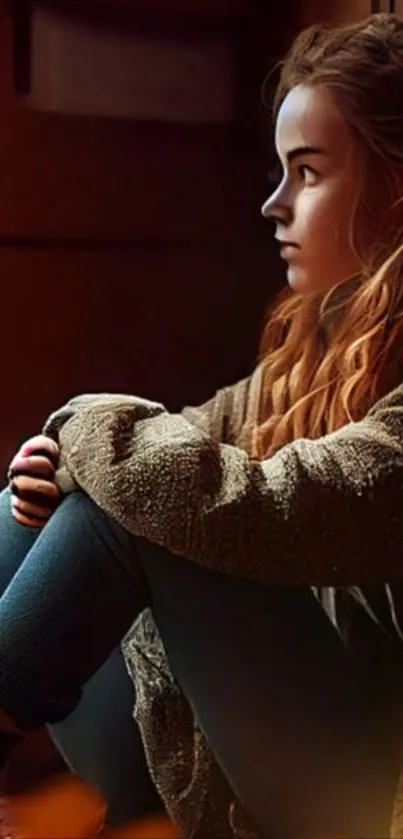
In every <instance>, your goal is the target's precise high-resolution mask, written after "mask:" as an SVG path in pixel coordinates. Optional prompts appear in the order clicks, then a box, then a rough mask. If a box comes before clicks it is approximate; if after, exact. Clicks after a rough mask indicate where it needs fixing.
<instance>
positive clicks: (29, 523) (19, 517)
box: [11, 507, 46, 529]
mask: <svg viewBox="0 0 403 839" xmlns="http://www.w3.org/2000/svg"><path fill="white" fill-rule="evenodd" d="M11 511H12V514H13V518H15V520H16V521H18V524H22V525H24V527H35V528H37V529H39V528H42V527H45V524H46V521H43V519H34V518H30V517H29V516H25V515H24V514H23V513H20V512H19V510H16V509H15V508H14V507H12V508H11Z"/></svg>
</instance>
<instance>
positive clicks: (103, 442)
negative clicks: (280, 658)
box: [45, 368, 403, 839]
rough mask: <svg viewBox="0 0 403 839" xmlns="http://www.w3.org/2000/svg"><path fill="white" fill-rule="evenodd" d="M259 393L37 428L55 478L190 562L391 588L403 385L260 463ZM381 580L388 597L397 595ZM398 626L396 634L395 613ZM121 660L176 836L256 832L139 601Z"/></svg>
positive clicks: (65, 415)
mask: <svg viewBox="0 0 403 839" xmlns="http://www.w3.org/2000/svg"><path fill="white" fill-rule="evenodd" d="M260 389H261V373H260V370H259V368H258V369H257V370H256V372H255V373H254V375H253V376H252V377H251V378H250V379H246V380H244V381H242V382H240V383H238V384H237V385H235V386H234V387H232V388H226V389H224V390H222V391H219V392H218V394H217V395H216V397H215V398H214V399H212V400H211V401H210V402H208V403H207V404H206V405H204V406H202V407H201V408H189V409H185V410H184V411H183V412H182V414H179V415H178V414H169V413H168V412H167V411H166V410H165V409H164V408H163V406H161V405H157V404H155V403H150V402H147V401H145V400H142V399H139V398H136V397H126V396H115V397H113V396H110V395H100V396H85V397H78V398H77V399H75V400H72V401H71V402H70V403H68V405H66V406H65V407H64V408H62V409H60V411H57V412H56V413H55V414H53V415H52V416H51V417H50V419H49V420H48V422H47V424H46V426H45V431H46V433H48V434H51V435H52V436H54V437H55V438H56V439H58V441H59V443H60V445H61V470H60V472H59V475H58V479H59V482H60V485H61V487H62V488H63V489H73V488H74V486H79V487H81V488H82V489H83V490H85V492H87V493H88V494H89V495H90V496H91V497H92V498H93V499H94V500H95V502H96V503H97V504H99V505H100V506H101V507H102V508H103V509H104V510H105V511H106V512H107V513H108V514H110V515H111V516H112V517H113V518H115V519H116V520H117V521H119V522H121V523H122V524H123V525H124V526H125V527H126V528H127V529H128V530H130V531H132V532H133V533H135V534H137V535H140V536H142V537H144V538H146V539H148V540H150V541H152V542H155V543H158V544H160V545H163V546H165V547H166V548H168V549H169V550H171V551H173V552H174V553H177V554H179V555H182V556H184V557H186V558H187V559H188V560H189V561H192V562H195V563H197V564H200V565H203V566H205V567H207V568H213V569H217V570H219V571H222V572H225V573H228V574H233V575H237V576H240V577H249V578H252V579H254V580H257V581H259V582H261V583H262V584H264V585H274V584H275V585H284V586H313V587H326V592H327V595H329V592H332V591H333V589H332V588H331V587H343V588H344V590H345V587H349V592H350V593H351V594H352V597H354V594H355V592H358V596H357V601H358V600H359V597H360V594H359V590H358V589H357V588H356V587H357V586H365V585H367V586H370V587H372V586H377V585H379V584H383V583H385V584H391V583H396V582H399V581H400V580H401V577H402V572H403V560H402V546H403V514H402V499H403V386H402V387H399V388H398V389H397V390H395V391H394V392H393V393H391V394H390V395H389V396H388V397H386V398H384V399H383V400H381V401H380V402H379V403H378V404H377V405H375V407H374V408H373V409H372V410H371V411H370V412H369V413H368V415H367V417H366V418H365V419H364V420H363V421H361V422H359V423H355V424H350V425H348V426H346V427H344V428H343V429H341V430H340V431H337V432H334V433H332V434H329V435H327V436H326V437H323V438H321V439H319V440H315V441H310V440H297V441H295V442H294V443H292V444H290V445H288V446H286V447H285V448H283V449H282V450H281V451H280V452H278V453H277V454H276V455H274V456H273V457H272V458H270V459H269V460H266V461H263V462H257V461H254V460H252V459H251V457H250V455H249V453H248V452H249V448H250V440H251V431H252V429H253V427H254V425H255V424H256V422H257V418H258V411H259V394H260ZM383 588H384V590H385V591H387V593H388V596H389V595H390V597H391V598H393V588H392V587H390V586H389V585H386V586H384V587H383ZM326 600H327V602H330V603H333V604H334V598H333V597H331V596H330V598H329V596H327V598H326ZM360 608H361V605H360ZM330 616H331V617H332V618H334V615H330ZM393 619H394V621H395V630H396V632H397V633H398V634H399V635H400V634H401V628H400V624H399V615H398V614H397V612H396V613H393ZM124 653H125V657H126V661H127V665H128V669H129V672H130V673H131V674H132V677H133V679H134V681H135V685H136V693H137V703H136V708H135V715H136V718H137V720H138V722H139V725H140V728H141V730H142V734H143V739H144V743H145V748H146V753H147V758H148V761H149V765H150V769H151V772H152V774H153V777H154V780H155V783H156V785H157V788H158V789H159V791H160V793H161V795H162V797H163V799H164V801H165V804H166V806H167V809H168V811H169V812H170V814H171V815H172V817H173V819H174V820H175V821H176V822H177V823H178V824H179V826H180V828H181V831H182V833H183V835H184V836H185V837H186V839H190V837H192V839H193V837H198V838H200V839H201V837H203V839H210V837H213V836H214V837H215V836H217V837H218V836H223V837H233V836H239V837H240V836H242V837H246V836H248V837H249V836H253V835H255V834H254V833H253V831H252V830H251V831H250V832H248V827H247V824H246V821H244V818H243V815H242V812H241V809H240V807H239V806H238V805H237V803H236V802H234V801H233V798H234V796H233V794H232V793H231V791H230V790H229V788H228V786H227V784H226V782H225V780H224V779H223V777H222V775H221V772H220V771H219V769H218V767H217V765H216V763H215V761H214V759H213V757H212V755H211V752H210V750H209V748H208V745H207V743H206V741H205V739H204V737H203V735H202V733H201V731H200V730H199V729H198V727H197V725H196V724H195V722H194V720H193V716H192V714H191V711H190V708H189V706H188V704H187V702H186V700H185V699H184V697H183V695H182V693H181V691H180V689H179V687H178V685H177V684H176V682H175V680H174V678H173V676H172V674H171V672H170V669H169V666H168V662H167V659H166V656H165V653H164V649H163V646H162V643H161V640H160V638H159V636H158V633H157V631H156V628H155V625H154V623H153V620H152V617H151V614H150V613H149V611H148V610H146V612H144V613H143V614H142V615H141V616H140V618H139V619H138V620H137V621H136V623H135V624H134V626H133V628H132V630H131V631H130V633H129V634H128V636H127V638H126V639H125V641H124ZM268 759H269V758H268ZM394 835H395V836H403V832H402V833H400V832H398V831H397V829H395V833H394Z"/></svg>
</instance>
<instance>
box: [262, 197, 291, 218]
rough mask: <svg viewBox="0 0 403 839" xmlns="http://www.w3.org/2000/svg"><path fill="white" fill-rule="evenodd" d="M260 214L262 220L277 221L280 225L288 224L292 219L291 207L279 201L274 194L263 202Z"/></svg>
mask: <svg viewBox="0 0 403 839" xmlns="http://www.w3.org/2000/svg"><path fill="white" fill-rule="evenodd" d="M261 212H262V216H263V218H265V219H270V220H272V221H279V222H281V223H282V224H289V223H290V221H291V219H292V211H291V207H289V206H288V205H287V204H286V203H285V202H283V201H280V200H279V199H278V198H277V194H276V193H275V194H274V195H271V196H270V197H269V198H268V199H267V201H265V202H264V204H263V206H262V210H261Z"/></svg>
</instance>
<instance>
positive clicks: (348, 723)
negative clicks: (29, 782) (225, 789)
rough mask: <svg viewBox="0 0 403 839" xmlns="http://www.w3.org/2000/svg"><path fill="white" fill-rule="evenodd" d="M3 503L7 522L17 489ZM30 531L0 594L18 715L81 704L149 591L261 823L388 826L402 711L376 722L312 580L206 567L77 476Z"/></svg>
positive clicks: (11, 560)
mask: <svg viewBox="0 0 403 839" xmlns="http://www.w3.org/2000/svg"><path fill="white" fill-rule="evenodd" d="M1 503H2V505H3V507H2V512H1V515H0V533H1V532H2V531H3V530H4V529H5V528H6V526H7V527H8V526H9V517H10V513H9V512H7V511H6V509H5V507H6V503H7V494H5V495H3V496H2V498H1ZM23 539H24V540H26V542H25V547H26V550H27V553H26V555H25V558H24V560H23V561H22V562H21V551H20V556H19V558H17V556H16V554H17V551H14V550H11V551H10V548H9V547H8V548H7V550H6V552H5V553H4V555H3V550H4V547H2V544H3V543H2V542H0V550H1V554H0V555H1V566H2V568H3V569H5V570H4V574H5V575H6V577H7V575H8V579H9V580H10V582H9V585H8V587H7V588H6V590H5V591H4V593H3V595H2V597H1V598H0V707H3V708H4V709H5V711H6V712H8V713H9V714H10V715H11V716H12V717H13V718H14V719H15V720H16V722H17V723H18V724H19V725H20V726H21V727H23V728H24V727H26V728H29V727H34V726H38V725H41V724H43V723H56V722H58V721H60V720H63V719H65V718H66V717H67V716H68V715H69V714H71V713H72V711H73V710H74V708H76V707H77V706H78V705H79V703H80V701H81V697H82V690H83V686H84V685H85V684H87V683H88V681H89V680H90V679H91V677H92V676H93V675H94V674H96V673H97V672H98V671H99V669H100V668H101V667H102V666H103V665H104V663H105V662H106V661H107V660H108V657H109V656H110V655H111V654H112V653H113V651H114V650H115V648H116V646H117V645H118V643H119V641H120V640H121V638H122V637H123V635H124V634H125V633H126V631H127V630H128V629H129V627H130V626H131V624H132V622H133V620H134V619H135V618H136V616H137V615H138V614H139V612H140V611H141V610H142V609H143V608H144V607H145V606H151V607H152V610H153V614H154V618H155V620H156V623H157V626H158V628H159V631H160V633H161V636H162V640H163V643H164V646H165V649H166V651H167V655H168V658H169V661H170V665H171V669H172V671H173V673H174V675H175V676H176V678H177V680H178V682H179V684H180V685H181V687H182V690H183V692H184V694H185V695H186V696H187V698H188V700H189V702H190V704H191V707H192V709H193V711H194V713H195V715H196V717H197V719H198V722H199V724H200V725H201V727H202V729H203V731H204V733H205V735H206V737H207V739H208V742H209V743H210V746H211V748H212V750H213V751H214V753H215V755H216V758H217V760H218V762H219V764H220V766H221V768H222V771H223V773H224V774H225V776H226V778H227V780H228V781H229V783H230V784H231V786H232V788H233V790H234V792H235V794H236V795H237V797H238V799H239V800H240V802H241V803H242V805H243V807H244V808H245V810H246V811H247V813H248V814H249V815H250V817H251V818H252V820H253V821H254V822H255V824H257V825H258V826H259V829H260V831H261V833H262V835H263V836H264V837H270V836H271V837H280V836H293V835H294V836H310V837H313V836H323V835H328V836H329V835H335V836H349V837H353V836H354V837H360V839H362V837H363V836H366V837H368V839H369V837H379V836H386V835H387V832H388V822H389V818H390V810H391V807H392V801H393V796H394V788H395V783H396V780H397V774H396V773H397V771H398V768H399V767H398V753H397V752H398V746H397V742H396V741H397V732H396V729H395V728H394V729H393V726H392V723H391V718H390V719H388V718H386V717H385V718H384V717H382V719H381V724H380V725H379V724H378V723H379V714H378V711H376V712H375V713H373V708H372V703H371V700H370V698H369V699H368V697H367V696H366V694H365V693H364V692H363V691H362V687H361V685H360V680H359V678H357V674H356V672H355V668H354V666H353V665H352V662H351V660H350V658H349V656H348V655H347V653H346V649H345V647H344V645H343V644H342V642H341V640H340V638H339V636H338V634H337V633H336V631H335V630H334V628H333V626H332V624H331V623H330V621H329V620H328V618H327V616H326V615H325V613H324V612H323V611H322V609H321V607H320V605H319V604H318V603H317V601H316V600H315V599H314V597H313V595H312V594H311V592H310V591H307V590H286V589H268V588H267V589H266V588H264V587H262V586H259V585H256V584H254V583H252V582H250V581H246V580H238V579H235V578H231V577H227V576H224V575H221V574H218V573H215V572H211V571H207V570H204V569H202V568H198V567H196V566H194V565H193V564H192V563H190V562H188V561H186V560H184V559H182V558H180V557H177V556H174V555H172V554H170V553H169V552H168V551H166V550H163V549H161V548H158V547H157V546H154V545H151V544H148V543H146V542H144V540H141V539H138V538H136V537H134V536H133V535H131V534H129V533H128V532H127V531H125V530H124V529H123V528H122V527H120V526H119V525H118V524H116V523H115V522H113V521H112V520H111V519H109V518H108V517H107V516H106V515H105V514H104V513H103V512H102V511H101V510H100V509H99V508H98V507H96V505H95V504H94V503H93V502H92V501H91V500H90V499H89V498H88V497H87V496H85V495H84V494H83V493H81V492H77V493H73V494H72V495H71V496H68V497H67V498H66V499H65V500H64V501H63V503H62V504H61V505H60V507H59V509H58V510H57V511H56V512H55V513H54V515H53V516H52V518H51V520H50V521H49V523H48V524H47V525H46V527H45V528H44V530H43V531H41V533H40V534H39V536H38V537H37V539H36V541H35V543H34V544H33V545H32V536H31V535H30V533H29V531H25V530H23V529H22V528H21V540H23ZM21 545H22V542H21ZM268 561H270V558H269V557H268ZM389 723H390V725H389ZM392 729H393V730H392Z"/></svg>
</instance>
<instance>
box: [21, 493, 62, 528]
mask: <svg viewBox="0 0 403 839" xmlns="http://www.w3.org/2000/svg"><path fill="white" fill-rule="evenodd" d="M11 506H12V509H13V511H16V512H17V513H19V514H21V515H23V516H26V517H28V518H30V519H35V520H37V521H43V522H46V521H47V520H48V519H49V518H50V516H51V515H52V513H53V510H52V509H50V508H49V507H42V506H41V505H39V504H32V502H31V501H24V499H22V498H18V497H17V496H16V495H14V496H13V497H12V499H11Z"/></svg>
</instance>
